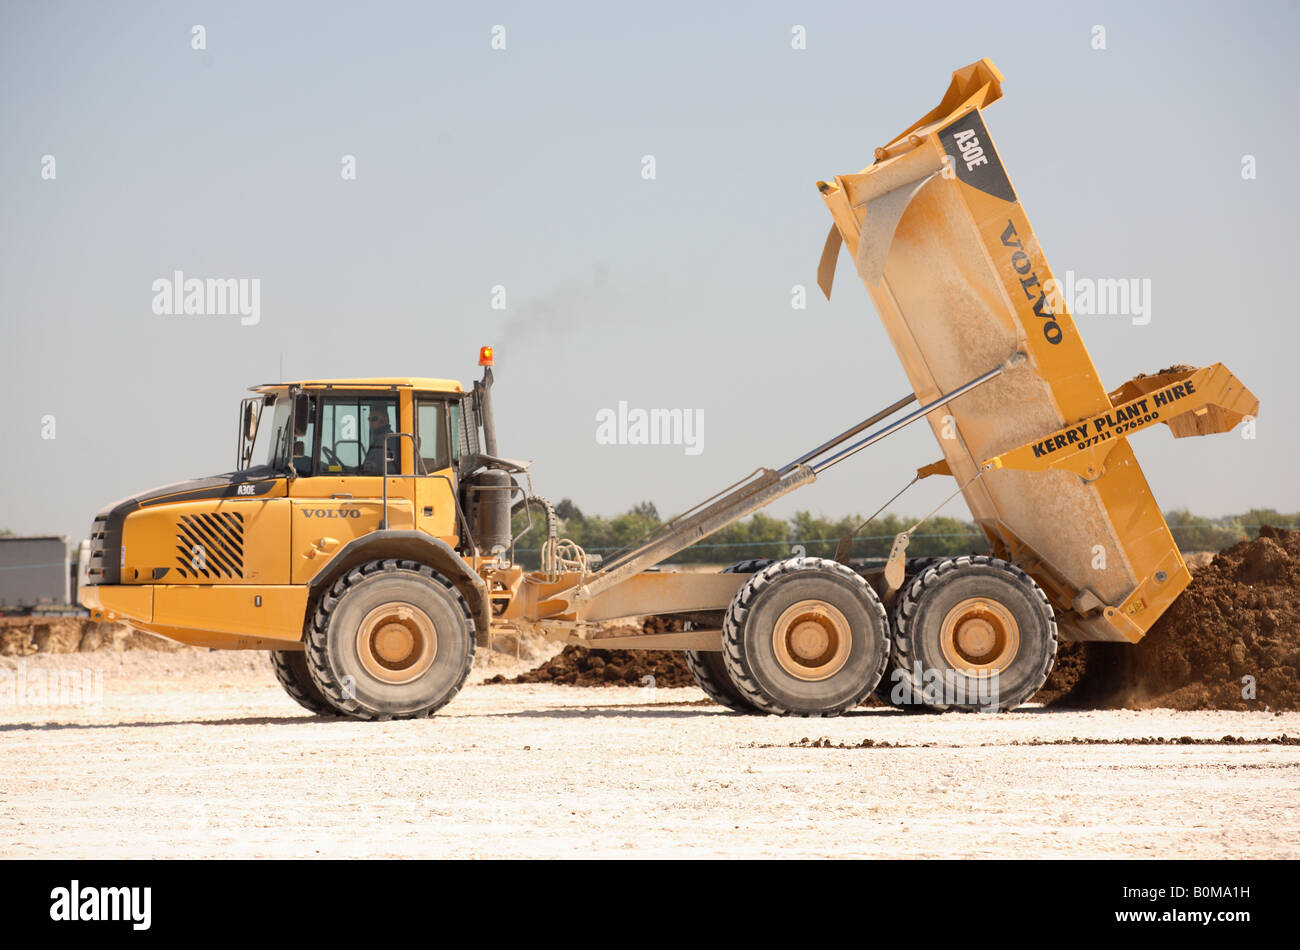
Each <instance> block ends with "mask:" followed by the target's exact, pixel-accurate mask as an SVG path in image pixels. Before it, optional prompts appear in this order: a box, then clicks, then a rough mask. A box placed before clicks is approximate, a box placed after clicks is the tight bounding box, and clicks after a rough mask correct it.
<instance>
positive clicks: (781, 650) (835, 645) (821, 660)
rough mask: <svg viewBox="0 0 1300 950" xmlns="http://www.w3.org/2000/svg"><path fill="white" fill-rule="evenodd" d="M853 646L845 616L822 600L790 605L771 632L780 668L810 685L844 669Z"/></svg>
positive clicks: (773, 650)
mask: <svg viewBox="0 0 1300 950" xmlns="http://www.w3.org/2000/svg"><path fill="white" fill-rule="evenodd" d="M852 644H853V636H852V631H851V630H850V629H849V622H848V620H846V619H845V617H844V614H842V613H841V612H840V611H839V609H838V608H836V607H833V606H832V605H830V604H828V603H826V602H825V601H821V600H801V601H799V603H797V604H791V605H790V606H789V607H787V608H786V609H785V610H784V611H783V612H782V613H781V616H780V617H778V618H777V620H776V626H775V627H774V628H773V630H772V652H773V653H775V654H776V660H777V662H778V663H780V664H781V668H782V669H783V670H785V671H786V672H787V673H789V674H790V675H791V676H793V677H795V678H796V679H801V680H807V681H809V682H815V681H817V680H824V679H827V678H829V677H831V676H834V675H835V674H836V673H838V672H839V671H840V670H841V669H843V668H844V664H845V663H846V662H848V659H849V651H850V649H851V647H852Z"/></svg>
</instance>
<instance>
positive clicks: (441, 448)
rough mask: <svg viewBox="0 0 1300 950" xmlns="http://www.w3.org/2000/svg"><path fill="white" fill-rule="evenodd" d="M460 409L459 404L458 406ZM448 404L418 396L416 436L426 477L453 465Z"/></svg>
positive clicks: (419, 470) (423, 472)
mask: <svg viewBox="0 0 1300 950" xmlns="http://www.w3.org/2000/svg"><path fill="white" fill-rule="evenodd" d="M456 405H457V408H459V404H456ZM448 408H449V407H448V404H447V400H446V399H436V398H432V397H429V396H418V397H416V400H415V435H416V444H417V446H418V447H419V449H418V450H419V453H420V461H421V462H422V467H421V468H419V469H418V474H421V475H425V474H431V473H433V472H437V471H439V470H441V469H444V468H448V467H449V466H450V465H451V440H450V438H448V429H447V425H448Z"/></svg>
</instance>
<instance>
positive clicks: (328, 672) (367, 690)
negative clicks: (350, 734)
mask: <svg viewBox="0 0 1300 950" xmlns="http://www.w3.org/2000/svg"><path fill="white" fill-rule="evenodd" d="M473 663H474V624H473V621H472V620H471V617H470V612H469V607H468V606H467V605H466V603H465V598H463V597H462V596H461V595H460V593H459V592H458V591H457V590H456V588H455V587H453V586H452V584H451V582H450V581H449V580H447V578H446V577H444V576H443V575H441V574H439V573H438V572H437V571H435V570H433V569H432V568H430V567H428V566H426V565H423V564H418V563H416V562H414V561H404V560H403V561H398V560H386V561H371V562H369V563H367V564H362V565H361V566H360V567H356V568H353V569H352V570H350V571H348V572H347V573H346V574H344V575H343V576H342V577H340V578H339V579H338V580H337V581H335V582H334V584H333V585H332V586H331V587H330V589H329V591H328V592H327V593H326V594H325V595H324V596H323V597H322V598H321V601H320V604H319V605H318V606H317V608H316V613H315V615H314V617H313V620H312V626H311V630H310V631H309V633H308V637H307V667H308V669H309V670H310V672H311V677H312V680H313V682H315V684H316V685H317V687H319V689H320V691H321V693H323V694H324V695H325V697H326V698H327V699H328V700H329V702H330V704H331V705H332V706H333V707H334V708H335V709H337V710H338V711H339V712H341V713H344V714H346V715H348V716H352V717H353V718H356V719H413V718H417V717H421V716H428V715H431V714H432V713H434V712H435V711H437V710H438V709H440V708H442V707H443V706H445V705H446V704H447V703H448V702H450V701H451V699H452V697H454V696H455V695H456V694H457V693H458V692H459V691H460V688H461V687H462V686H463V685H464V683H465V678H466V677H467V676H468V675H469V671H470V667H471V666H473Z"/></svg>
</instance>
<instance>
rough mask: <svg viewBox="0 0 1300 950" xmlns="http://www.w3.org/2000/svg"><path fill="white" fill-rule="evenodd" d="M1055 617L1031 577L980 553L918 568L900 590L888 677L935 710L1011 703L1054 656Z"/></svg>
mask: <svg viewBox="0 0 1300 950" xmlns="http://www.w3.org/2000/svg"><path fill="white" fill-rule="evenodd" d="M1056 646H1057V632H1056V620H1055V617H1054V616H1053V614H1052V607H1051V604H1049V603H1048V600H1047V596H1046V595H1045V594H1044V593H1043V591H1042V589H1041V588H1040V587H1039V586H1038V585H1037V584H1036V583H1035V582H1034V579H1033V578H1032V577H1030V576H1029V575H1028V574H1026V573H1025V572H1024V571H1022V570H1021V569H1020V568H1018V567H1016V566H1015V565H1013V564H1009V563H1008V562H1006V561H1003V560H1001V559H999V558H994V557H988V556H984V555H979V556H972V557H958V558H950V559H948V560H945V561H941V562H940V563H938V564H936V565H933V566H932V567H929V568H927V569H926V570H924V571H922V572H921V573H920V574H919V575H917V577H916V578H914V579H913V581H912V583H911V584H910V585H909V586H908V587H907V589H906V590H905V591H904V592H903V593H902V594H900V596H899V600H898V603H897V608H896V611H895V615H894V654H893V657H892V660H891V667H892V669H891V675H890V678H891V679H893V678H895V671H898V672H897V674H896V675H897V678H898V680H899V681H900V682H901V684H902V685H904V686H905V687H906V689H905V690H904V692H905V693H906V694H907V696H906V700H907V702H909V703H920V704H921V705H924V706H927V707H929V708H931V709H935V710H940V711H942V710H949V709H956V710H965V711H972V710H983V711H986V712H1001V711H1004V710H1008V709H1014V708H1015V707H1016V706H1018V705H1020V704H1021V703H1023V702H1025V700H1027V699H1029V698H1030V697H1031V696H1033V695H1034V693H1036V692H1038V690H1039V688H1040V687H1042V685H1043V683H1044V682H1045V681H1046V680H1047V675H1048V674H1049V673H1050V672H1051V671H1052V663H1053V662H1054V661H1055V660H1056Z"/></svg>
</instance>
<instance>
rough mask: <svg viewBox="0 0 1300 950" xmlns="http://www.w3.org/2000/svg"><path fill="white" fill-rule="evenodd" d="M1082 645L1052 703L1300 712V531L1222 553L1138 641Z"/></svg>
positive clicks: (1271, 531) (1276, 533) (1275, 533)
mask: <svg viewBox="0 0 1300 950" xmlns="http://www.w3.org/2000/svg"><path fill="white" fill-rule="evenodd" d="M1084 646H1085V647H1086V649H1085V650H1083V651H1082V652H1083V656H1084V657H1085V662H1086V671H1085V672H1083V673H1082V675H1076V676H1075V677H1074V678H1075V682H1073V683H1072V684H1071V685H1070V687H1069V688H1068V689H1066V690H1064V692H1062V693H1060V694H1059V695H1058V696H1057V697H1056V699H1055V701H1054V703H1053V705H1055V706H1058V707H1071V708H1089V709H1091V708H1115V707H1128V708H1134V709H1144V708H1151V707H1157V706H1159V707H1166V708H1172V709H1238V710H1262V709H1270V710H1281V709H1300V531H1286V530H1282V529H1277V528H1271V527H1267V526H1266V527H1263V528H1261V529H1260V532H1259V537H1258V538H1256V539H1255V540H1253V541H1242V542H1240V543H1238V544H1234V545H1233V546H1232V547H1230V548H1227V549H1226V550H1224V551H1220V552H1219V553H1218V554H1217V555H1216V556H1215V557H1214V559H1213V560H1212V561H1210V563H1209V564H1207V565H1205V566H1204V567H1201V568H1200V569H1198V570H1196V571H1195V572H1194V574H1193V576H1192V582H1191V584H1190V585H1188V587H1187V589H1186V590H1185V591H1184V592H1183V594H1182V596H1180V597H1179V598H1178V599H1177V600H1176V601H1174V603H1173V605H1172V606H1171V607H1170V608H1169V609H1168V610H1167V611H1166V612H1165V614H1164V615H1163V616H1162V617H1161V618H1160V619H1159V620H1157V621H1156V623H1155V625H1154V626H1153V627H1152V628H1151V630H1150V632H1148V633H1147V635H1146V636H1145V637H1144V638H1143V639H1142V640H1141V641H1140V642H1139V643H1137V644H1135V645H1131V646H1130V645H1128V644H1111V643H1090V644H1085V645H1084ZM1077 648H1078V645H1074V646H1073V648H1072V651H1071V652H1072V653H1077V652H1078V649H1077ZM1068 676H1069V671H1067V672H1066V674H1065V677H1066V678H1068ZM1062 681H1063V682H1064V678H1063V680H1062ZM1049 685H1052V680H1050V679H1049ZM1040 695H1041V694H1040Z"/></svg>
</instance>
